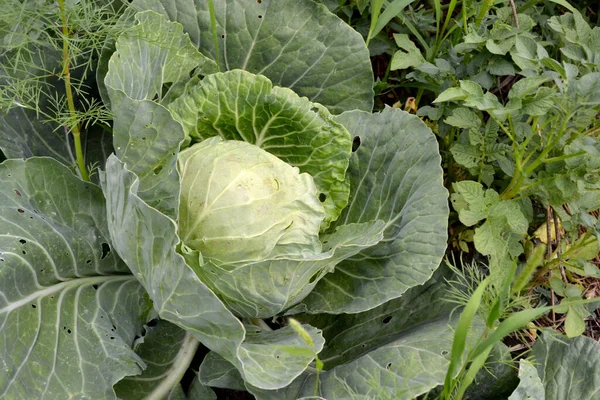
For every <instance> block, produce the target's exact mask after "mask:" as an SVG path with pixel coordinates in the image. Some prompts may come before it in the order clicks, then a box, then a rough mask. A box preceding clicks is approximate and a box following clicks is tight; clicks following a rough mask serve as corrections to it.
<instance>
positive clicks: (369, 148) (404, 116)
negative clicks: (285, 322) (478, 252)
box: [298, 108, 449, 313]
mask: <svg viewBox="0 0 600 400" xmlns="http://www.w3.org/2000/svg"><path fill="white" fill-rule="evenodd" d="M336 120H337V121H339V122H341V123H342V124H343V125H344V126H346V128H347V129H348V131H350V133H351V134H352V135H353V136H354V143H355V147H356V146H358V149H357V150H356V152H355V153H354V154H353V155H352V157H351V159H350V166H349V168H348V179H349V180H350V186H351V188H352V193H351V195H350V200H349V205H348V207H347V208H346V209H345V210H344V211H343V213H342V215H341V216H340V218H339V219H338V220H337V221H336V222H335V224H334V226H339V225H344V224H349V223H362V222H367V221H373V220H383V221H384V222H385V232H384V238H383V240H382V241H381V242H379V243H378V244H377V245H375V246H373V247H371V248H368V249H366V250H362V251H361V252H360V253H359V254H357V255H356V256H354V257H352V258H350V259H348V260H345V261H343V262H341V263H340V264H338V265H337V266H336V269H335V272H334V273H333V274H329V275H327V276H325V277H324V278H323V279H322V280H321V281H319V283H318V284H317V286H316V287H315V290H313V292H312V293H311V294H310V295H309V296H308V297H307V298H306V299H305V301H304V305H305V307H306V309H307V310H308V311H309V312H311V313H318V312H327V313H341V312H346V313H356V312H361V311H365V310H369V309H371V308H373V307H376V306H378V305H380V304H383V303H384V302H386V301H388V300H390V299H393V298H396V297H399V296H401V295H402V294H403V293H404V292H405V291H406V290H408V289H409V288H411V287H413V286H416V285H420V284H422V283H424V282H425V281H426V280H427V279H429V277H431V275H432V273H433V271H434V270H435V269H436V268H437V267H438V265H439V264H440V261H441V259H442V256H443V255H444V251H445V249H446V238H447V232H446V231H447V223H448V222H447V221H448V212H449V211H448V200H447V199H448V193H447V191H446V189H445V188H444V185H443V183H442V168H441V165H440V163H441V157H440V154H439V152H438V145H437V141H436V139H435V137H434V136H433V134H432V132H431V131H430V130H429V128H427V127H426V126H425V124H424V123H423V122H422V121H421V120H420V119H419V118H418V117H416V116H414V115H410V114H408V113H406V112H404V111H401V110H397V109H391V108H388V109H385V110H384V111H382V112H381V113H380V114H368V113H365V112H360V111H355V112H349V113H344V114H342V115H340V116H338V117H336ZM298 310H301V308H299V309H298Z"/></svg>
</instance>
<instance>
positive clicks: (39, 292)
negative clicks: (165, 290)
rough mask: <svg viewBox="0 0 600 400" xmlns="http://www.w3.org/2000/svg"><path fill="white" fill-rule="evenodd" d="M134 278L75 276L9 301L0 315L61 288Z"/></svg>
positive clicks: (131, 277) (0, 311)
mask: <svg viewBox="0 0 600 400" xmlns="http://www.w3.org/2000/svg"><path fill="white" fill-rule="evenodd" d="M134 279H136V278H135V277H134V276H133V275H103V276H92V277H87V278H76V279H71V280H68V281H63V282H59V283H57V284H54V285H52V286H47V287H45V288H43V289H41V290H36V291H35V292H33V293H31V294H29V295H28V296H26V297H24V298H22V299H21V300H19V301H16V302H14V303H9V304H8V305H7V306H6V307H4V308H2V309H0V315H1V314H4V313H7V314H9V313H11V312H12V311H14V310H16V309H18V308H20V307H23V306H25V305H27V304H30V303H31V302H33V301H35V300H36V299H39V298H43V297H46V296H48V295H50V294H53V293H58V292H61V291H62V290H65V289H68V288H71V287H77V286H90V285H95V284H102V283H105V282H108V281H119V280H123V281H127V280H134Z"/></svg>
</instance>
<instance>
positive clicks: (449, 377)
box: [442, 277, 489, 398]
mask: <svg viewBox="0 0 600 400" xmlns="http://www.w3.org/2000/svg"><path fill="white" fill-rule="evenodd" d="M488 283H489V277H488V278H485V279H484V280H483V281H482V282H481V283H480V284H479V286H478V287H477V289H476V290H475V291H474V292H473V295H472V296H471V298H470V299H469V301H468V302H467V305H466V306H465V308H464V309H463V311H462V313H461V314H460V318H459V320H458V324H457V325H456V330H455V332H454V341H453V342H452V353H451V354H450V364H449V365H448V371H447V372H446V379H445V380H444V391H443V392H442V398H448V396H449V395H450V393H452V386H453V384H452V381H453V378H454V373H455V371H456V368H457V366H458V364H459V362H460V359H461V358H462V355H463V352H464V351H465V345H466V341H467V334H468V333H469V328H470V327H471V325H472V323H473V318H474V317H475V313H476V312H477V310H478V309H479V305H480V304H481V297H482V296H483V293H484V292H485V288H486V287H487V285H488Z"/></svg>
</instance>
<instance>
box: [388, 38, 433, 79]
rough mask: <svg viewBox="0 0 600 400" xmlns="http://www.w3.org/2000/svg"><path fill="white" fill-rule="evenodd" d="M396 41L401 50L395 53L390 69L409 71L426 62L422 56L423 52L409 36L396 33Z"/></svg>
mask: <svg viewBox="0 0 600 400" xmlns="http://www.w3.org/2000/svg"><path fill="white" fill-rule="evenodd" d="M394 41H395V42H396V44H397V45H398V47H399V48H400V50H398V51H397V52H396V53H394V55H393V57H392V61H391V66H390V69H391V70H392V71H394V70H397V69H407V68H409V67H416V66H418V65H420V64H421V63H423V62H424V61H425V58H423V56H422V55H421V50H419V48H418V47H417V46H416V45H415V44H414V43H413V42H412V41H411V40H410V39H409V37H408V35H406V34H400V33H395V34H394Z"/></svg>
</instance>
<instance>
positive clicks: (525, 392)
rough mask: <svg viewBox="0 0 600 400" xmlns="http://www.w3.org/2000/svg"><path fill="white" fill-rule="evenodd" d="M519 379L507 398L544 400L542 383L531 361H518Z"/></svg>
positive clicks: (513, 399)
mask: <svg viewBox="0 0 600 400" xmlns="http://www.w3.org/2000/svg"><path fill="white" fill-rule="evenodd" d="M519 379H520V380H521V381H520V382H519V386H517V388H516V389H515V391H514V392H513V393H512V394H511V395H510V397H509V398H508V400H546V394H545V392H544V385H543V384H542V381H541V379H540V377H539V376H538V372H537V370H536V368H535V366H534V365H533V363H531V361H528V360H527V359H522V360H521V361H519Z"/></svg>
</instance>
